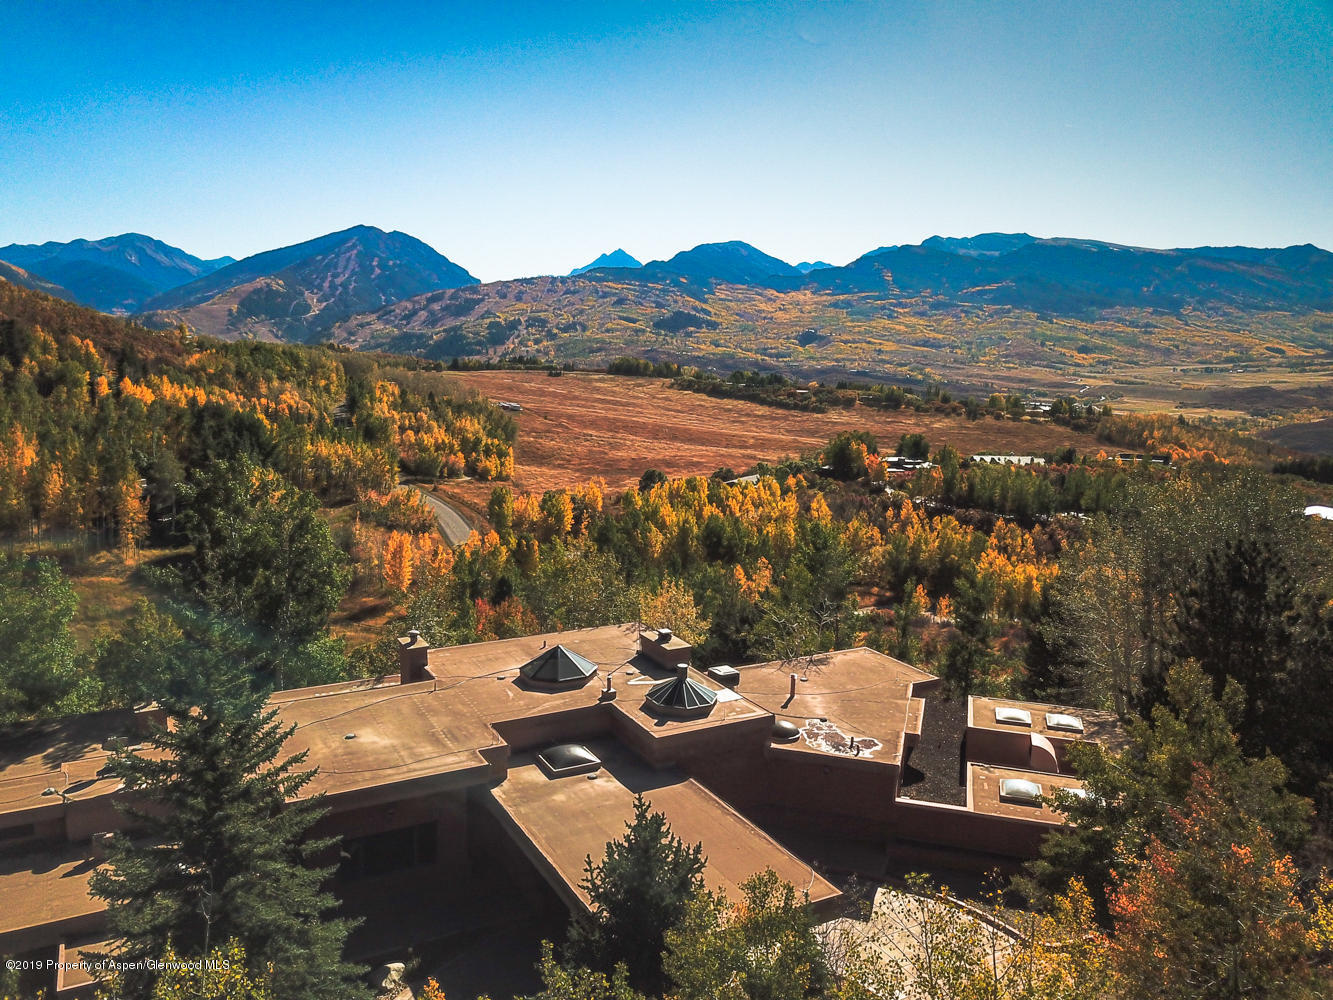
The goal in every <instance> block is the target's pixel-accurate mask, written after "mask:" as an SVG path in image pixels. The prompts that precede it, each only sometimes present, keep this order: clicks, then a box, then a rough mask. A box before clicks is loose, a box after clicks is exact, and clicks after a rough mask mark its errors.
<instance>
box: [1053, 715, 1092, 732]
mask: <svg viewBox="0 0 1333 1000" xmlns="http://www.w3.org/2000/svg"><path fill="white" fill-rule="evenodd" d="M1046 728H1047V729H1059V730H1062V731H1064V732H1066V733H1081V732H1083V720H1082V719H1080V718H1079V717H1078V716H1077V715H1065V714H1064V713H1063V712H1047V713H1046Z"/></svg>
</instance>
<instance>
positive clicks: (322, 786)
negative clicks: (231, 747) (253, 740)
mask: <svg viewBox="0 0 1333 1000" xmlns="http://www.w3.org/2000/svg"><path fill="white" fill-rule="evenodd" d="M442 687H443V685H437V684H435V683H433V682H431V681H420V682H417V683H415V684H406V685H401V686H398V685H390V686H380V687H368V688H364V689H360V690H347V691H340V692H334V693H315V694H307V695H304V696H301V695H300V693H299V692H287V696H285V697H284V698H282V699H281V700H278V701H276V702H275V703H274V707H275V708H277V709H278V714H279V720H280V721H281V723H282V724H283V725H286V726H290V725H295V726H296V730H295V732H293V733H292V735H291V736H289V737H288V738H287V742H286V744H284V746H283V751H282V752H283V754H284V755H286V754H292V753H297V752H299V751H301V750H306V749H309V751H310V756H309V758H308V764H309V766H312V767H315V766H317V767H318V768H319V771H318V773H317V774H316V775H315V778H314V780H313V781H311V782H310V784H309V785H308V786H307V788H306V790H305V791H304V792H303V794H304V795H312V794H315V793H319V792H324V793H326V794H328V795H338V794H341V793H345V792H350V791H354V790H357V789H362V788H369V787H374V786H377V785H390V784H396V783H398V782H402V781H409V780H413V779H416V778H423V777H429V776H432V775H442V774H447V773H449V772H464V771H468V770H472V769H475V768H480V767H484V766H486V761H485V758H483V757H482V756H481V751H482V750H485V749H489V748H491V747H498V746H500V745H502V741H501V740H500V738H499V737H498V736H496V735H495V731H494V730H492V729H491V728H490V726H488V725H487V724H486V722H485V721H484V720H483V719H482V718H480V716H479V715H478V714H477V712H476V711H474V710H472V709H471V707H470V706H469V705H468V704H467V703H466V702H463V701H461V700H459V699H457V698H456V697H450V695H449V693H448V692H446V691H443V690H440V688H442ZM293 695H295V696H293Z"/></svg>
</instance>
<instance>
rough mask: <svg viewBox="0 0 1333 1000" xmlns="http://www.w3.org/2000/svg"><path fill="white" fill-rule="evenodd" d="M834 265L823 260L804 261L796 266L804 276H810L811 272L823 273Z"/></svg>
mask: <svg viewBox="0 0 1333 1000" xmlns="http://www.w3.org/2000/svg"><path fill="white" fill-rule="evenodd" d="M832 266H833V265H832V264H830V263H828V262H827V261H822V260H803V261H801V262H800V263H799V264H797V265H796V270H798V271H800V272H801V273H802V274H809V273H810V272H811V271H823V270H825V269H826V268H830V267H832Z"/></svg>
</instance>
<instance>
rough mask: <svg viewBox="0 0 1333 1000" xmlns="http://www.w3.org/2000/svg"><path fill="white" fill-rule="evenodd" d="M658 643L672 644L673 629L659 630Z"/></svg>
mask: <svg viewBox="0 0 1333 1000" xmlns="http://www.w3.org/2000/svg"><path fill="white" fill-rule="evenodd" d="M657 641H658V642H661V643H667V642H670V641H671V629H669V628H659V629H658V630H657Z"/></svg>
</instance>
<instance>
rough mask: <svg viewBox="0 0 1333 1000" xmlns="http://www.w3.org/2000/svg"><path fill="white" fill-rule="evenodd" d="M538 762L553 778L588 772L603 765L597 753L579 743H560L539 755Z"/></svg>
mask: <svg viewBox="0 0 1333 1000" xmlns="http://www.w3.org/2000/svg"><path fill="white" fill-rule="evenodd" d="M537 763H538V764H540V765H541V767H542V770H543V771H545V772H546V773H547V774H549V775H550V776H551V777H552V778H563V777H564V776H565V775H567V774H587V773H588V772H589V771H596V770H597V769H598V768H600V767H601V766H602V762H601V761H600V760H599V759H598V758H597V755H596V754H595V753H593V752H592V751H591V750H589V749H588V748H587V747H585V746H583V745H582V744H579V743H558V744H556V745H555V746H553V747H551V748H550V749H549V750H543V751H542V752H541V753H539V754H538V755H537Z"/></svg>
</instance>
